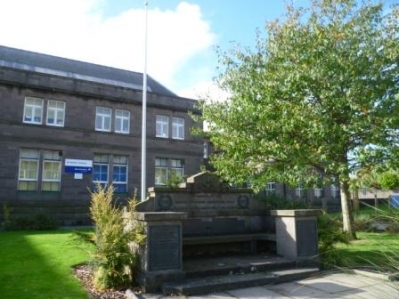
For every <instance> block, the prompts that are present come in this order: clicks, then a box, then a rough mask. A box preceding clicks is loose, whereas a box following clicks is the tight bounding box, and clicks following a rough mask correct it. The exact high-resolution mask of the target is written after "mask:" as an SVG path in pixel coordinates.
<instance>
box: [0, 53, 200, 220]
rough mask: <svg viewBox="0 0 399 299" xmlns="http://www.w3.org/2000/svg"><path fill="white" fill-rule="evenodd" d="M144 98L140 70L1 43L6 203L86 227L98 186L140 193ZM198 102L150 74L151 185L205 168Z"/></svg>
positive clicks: (1, 181)
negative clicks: (197, 120) (193, 130)
mask: <svg viewBox="0 0 399 299" xmlns="http://www.w3.org/2000/svg"><path fill="white" fill-rule="evenodd" d="M141 104H142V74H141V73H136V72H131V71H126V70H122V69H116V68H111V67H106V66H100V65H96V64H91V63H86V62H80V61H75V60H70V59H65V58H60V57H54V56H49V55H44V54H40V53H34V52H28V51H23V50H19V49H14V48H8V47H3V46H0V165H1V170H0V190H1V192H0V205H1V206H3V204H4V203H6V204H7V205H8V206H9V207H11V208H12V209H13V211H14V212H15V213H28V212H32V211H37V210H38V209H40V211H43V210H45V211H47V212H50V213H52V214H53V215H55V216H56V217H57V219H59V220H60V222H61V223H62V224H85V223H87V222H88V221H89V220H88V209H87V208H88V204H89V200H90V194H89V190H92V189H93V188H94V186H95V184H97V183H100V184H102V185H106V184H110V183H113V184H114V186H115V191H116V198H120V199H124V198H127V197H129V196H132V195H133V194H134V193H135V191H137V194H140V190H139V188H140V180H141V175H140V173H141V122H142V116H141V113H142V105H141ZM194 104H195V101H194V100H192V99H187V98H182V97H179V96H177V95H176V94H174V93H173V92H171V91H170V90H168V89H167V88H165V87H164V86H162V85H161V84H160V83H158V82H157V81H156V80H154V79H153V78H151V77H148V90H147V161H146V164H147V186H154V185H165V184H166V183H167V181H168V177H170V175H171V174H172V173H175V174H179V175H192V174H195V173H197V172H199V170H200V166H201V165H202V163H203V141H202V138H201V137H196V136H192V135H191V134H190V130H191V128H192V127H193V126H199V124H197V123H195V122H194V121H193V120H192V119H191V118H190V116H189V115H188V112H189V111H190V112H193V113H198V111H196V110H195V108H194ZM1 214H2V213H1ZM0 217H1V216H0Z"/></svg>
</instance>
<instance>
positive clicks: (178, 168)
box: [170, 159, 184, 177]
mask: <svg viewBox="0 0 399 299" xmlns="http://www.w3.org/2000/svg"><path fill="white" fill-rule="evenodd" d="M170 170H171V173H174V174H175V175H179V176H181V177H182V176H184V160H182V159H171V160H170Z"/></svg>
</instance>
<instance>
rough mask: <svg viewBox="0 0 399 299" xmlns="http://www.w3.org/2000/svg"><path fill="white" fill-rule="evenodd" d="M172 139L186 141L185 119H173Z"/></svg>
mask: <svg viewBox="0 0 399 299" xmlns="http://www.w3.org/2000/svg"><path fill="white" fill-rule="evenodd" d="M172 138H173V139H181V140H184V118H182V117H173V118H172Z"/></svg>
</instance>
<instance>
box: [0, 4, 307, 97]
mask: <svg viewBox="0 0 399 299" xmlns="http://www.w3.org/2000/svg"><path fill="white" fill-rule="evenodd" d="M294 2H295V5H298V6H303V5H307V4H308V0H294ZM284 7H285V6H284V0H185V1H180V0H148V18H147V24H148V27H147V40H148V43H147V73H148V75H150V76H151V77H152V78H154V79H156V80H157V81H158V82H160V83H161V84H163V85H164V86H166V87H167V88H168V89H169V90H171V91H173V92H175V93H176V94H178V95H179V96H183V97H189V98H199V97H203V96H204V95H206V94H211V95H213V96H214V97H220V96H223V94H222V93H220V92H219V91H218V89H217V88H216V87H215V86H214V84H213V78H214V77H215V76H216V75H217V67H218V57H217V52H216V50H215V49H216V48H219V49H220V50H221V51H227V50H229V49H231V48H233V47H234V46H235V44H237V43H238V44H240V45H241V46H243V47H253V46H254V45H255V37H256V30H257V29H260V30H261V31H263V28H264V25H265V23H266V21H272V20H274V19H276V18H279V17H281V16H282V15H283V13H284ZM144 12H145V0H34V1H32V0H0V28H2V29H1V30H0V45H3V46H9V47H14V48H19V49H24V50H30V51H34V52H40V53H45V54H50V55H55V56H59V57H65V58H71V59H76V60H81V61H86V62H91V63H96V64H101V65H106V66H111V67H116V68H121V69H127V70H131V71H136V72H143V71H144V57H145V56H144V53H145V51H144V49H145V46H144V45H145V43H144V36H145V17H144V16H145V13H144ZM263 32H264V31H263Z"/></svg>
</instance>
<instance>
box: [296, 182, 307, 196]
mask: <svg viewBox="0 0 399 299" xmlns="http://www.w3.org/2000/svg"><path fill="white" fill-rule="evenodd" d="M295 196H296V197H298V198H304V197H305V189H304V188H303V185H302V184H299V185H298V187H296V189H295Z"/></svg>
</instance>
